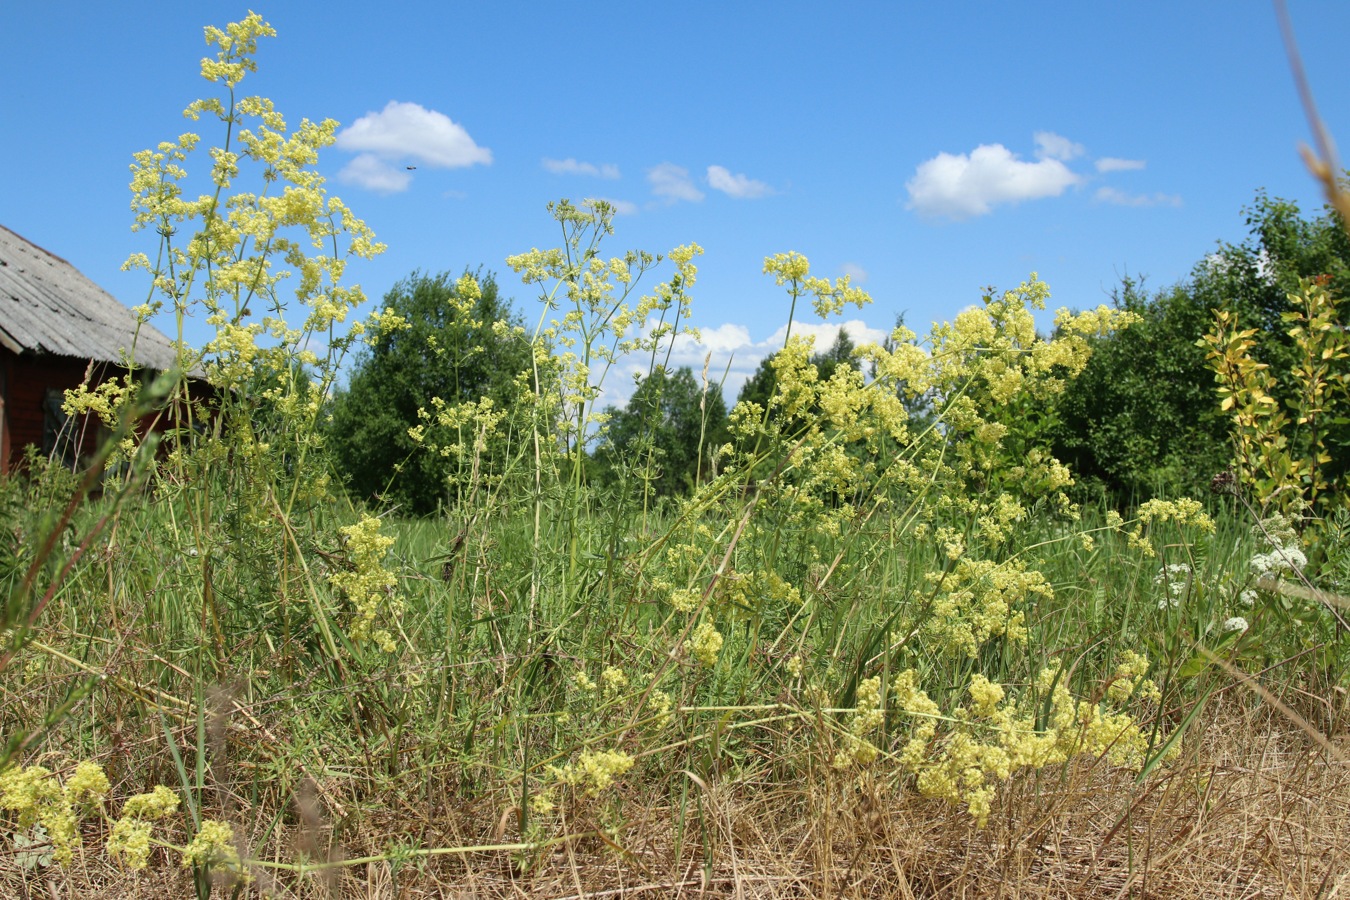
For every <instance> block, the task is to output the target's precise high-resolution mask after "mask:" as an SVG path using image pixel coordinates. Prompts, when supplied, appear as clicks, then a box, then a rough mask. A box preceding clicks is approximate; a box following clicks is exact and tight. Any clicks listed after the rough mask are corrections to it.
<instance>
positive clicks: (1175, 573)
mask: <svg viewBox="0 0 1350 900" xmlns="http://www.w3.org/2000/svg"><path fill="white" fill-rule="evenodd" d="M1194 576H1195V570H1194V569H1192V568H1191V567H1190V566H1188V565H1187V564H1186V563H1173V564H1172V565H1168V566H1163V567H1162V568H1161V569H1159V570H1158V574H1157V575H1154V576H1153V583H1154V584H1155V585H1159V586H1165V588H1166V592H1167V594H1166V596H1165V597H1163V599H1161V600H1159V601H1158V609H1169V608H1170V609H1176V608H1177V605H1178V604H1179V603H1180V602H1181V598H1182V596H1183V595H1184V594H1185V593H1186V589H1187V588H1188V587H1190V583H1191V579H1192V578H1193V577H1194Z"/></svg>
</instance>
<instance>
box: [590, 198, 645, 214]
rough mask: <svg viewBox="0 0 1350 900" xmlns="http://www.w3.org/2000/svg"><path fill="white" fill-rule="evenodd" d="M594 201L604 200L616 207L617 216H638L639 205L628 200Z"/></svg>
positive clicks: (606, 199)
mask: <svg viewBox="0 0 1350 900" xmlns="http://www.w3.org/2000/svg"><path fill="white" fill-rule="evenodd" d="M590 199H593V200H603V201H604V202H606V203H608V204H609V205H610V206H612V207H614V215H616V216H634V215H637V211H638V208H637V204H636V203H633V202H631V201H628V200H615V199H614V198H613V197H593V198H590Z"/></svg>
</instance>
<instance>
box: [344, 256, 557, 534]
mask: <svg viewBox="0 0 1350 900" xmlns="http://www.w3.org/2000/svg"><path fill="white" fill-rule="evenodd" d="M469 274H470V273H469V272H468V271H467V270H466V272H465V275H466V276H468V275H469ZM477 281H478V284H479V291H478V292H477V295H476V296H474V294H473V292H471V291H470V292H466V291H465V290H464V289H463V287H462V285H463V284H464V281H463V280H462V279H461V281H460V282H458V283H457V282H456V281H455V280H454V279H453V278H452V277H451V276H450V275H449V273H445V272H442V273H440V274H438V275H429V274H426V273H423V272H413V274H412V275H410V276H409V277H408V278H406V279H404V280H403V281H400V282H399V283H397V284H396V285H394V287H393V288H391V289H390V291H389V293H388V294H386V295H385V298H384V306H385V308H387V309H391V310H392V311H393V312H394V313H395V314H396V315H398V316H400V317H401V318H402V319H404V320H406V327H402V328H398V329H395V330H393V331H390V332H388V333H386V334H383V335H381V336H380V337H379V338H378V339H377V340H376V341H375V343H374V344H373V345H372V346H370V347H369V348H368V349H367V350H366V351H364V352H363V353H362V354H361V355H360V356H359V357H358V358H357V360H356V363H355V367H354V369H353V371H352V375H351V380H350V381H349V382H348V384H347V387H346V389H345V390H343V391H340V392H339V393H338V394H337V395H336V396H335V397H334V399H333V404H332V417H331V419H330V420H329V423H328V429H327V440H328V446H329V447H330V448H331V451H332V453H333V456H334V460H335V462H336V463H337V466H338V469H339V471H340V472H341V474H342V476H343V478H344V480H345V481H346V483H347V487H348V489H349V490H350V491H351V492H352V493H353V494H354V495H356V496H358V497H360V498H362V499H368V498H372V497H381V498H383V499H384V500H385V501H386V502H390V503H396V504H398V505H399V506H400V507H402V508H403V509H404V510H406V511H407V512H410V513H416V514H419V515H420V514H425V513H428V512H432V511H434V510H435V509H436V508H437V506H438V504H440V503H441V502H442V501H444V500H446V499H448V495H447V486H446V485H447V482H446V477H447V466H448V465H449V464H448V462H447V460H446V458H445V457H444V456H442V455H441V454H440V453H438V452H436V450H434V449H432V448H428V447H424V446H423V445H421V444H419V443H417V442H415V441H414V440H413V439H412V438H411V437H410V436H409V434H408V429H409V428H412V427H414V426H416V425H418V424H420V423H421V421H422V420H421V419H420V418H419V414H418V411H419V410H428V411H430V410H431V409H432V406H433V398H440V399H441V400H443V401H444V402H445V403H446V404H450V405H454V404H457V403H463V402H466V401H477V400H480V399H481V398H483V397H489V398H491V399H492V400H493V402H494V403H496V404H497V405H498V406H499V407H508V406H510V405H511V404H512V403H513V401H514V398H515V396H516V388H515V381H516V379H517V377H518V376H520V375H521V374H522V373H524V372H527V371H529V370H530V366H531V360H532V356H531V351H530V341H529V338H528V337H527V336H526V335H525V334H524V332H523V330H522V329H521V327H520V324H521V323H520V320H519V317H518V316H517V315H516V314H515V313H514V311H513V310H512V308H511V304H510V301H509V300H505V299H503V298H501V297H500V296H499V295H498V292H497V282H496V279H495V278H494V277H493V276H492V275H491V274H488V275H486V276H483V277H479V278H477Z"/></svg>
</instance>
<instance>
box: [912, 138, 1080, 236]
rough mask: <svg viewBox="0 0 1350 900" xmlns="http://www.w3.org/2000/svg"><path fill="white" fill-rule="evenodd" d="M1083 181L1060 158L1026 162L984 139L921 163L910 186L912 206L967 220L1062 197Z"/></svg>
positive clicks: (926, 213)
mask: <svg viewBox="0 0 1350 900" xmlns="http://www.w3.org/2000/svg"><path fill="white" fill-rule="evenodd" d="M1040 137H1042V136H1038V141H1039V138H1040ZM1080 181H1082V178H1081V176H1079V175H1077V174H1075V173H1074V172H1073V171H1072V170H1070V169H1069V167H1068V166H1066V165H1064V163H1063V162H1061V161H1060V160H1058V159H1041V160H1040V161H1038V162H1027V161H1026V160H1023V159H1019V158H1018V157H1017V155H1016V154H1014V153H1013V152H1012V151H1010V150H1009V149H1008V148H1007V147H1004V146H1003V145H1002V144H981V145H980V146H978V147H976V148H975V149H974V150H972V151H971V152H970V154H969V155H967V154H965V153H939V154H938V155H937V156H935V157H933V158H932V159H930V160H928V161H927V162H924V163H921V164H920V165H919V167H918V169H917V170H916V171H915V173H914V177H913V178H911V179H910V180H909V181H907V182H906V183H905V189H906V190H908V191H909V203H908V204H907V206H908V208H909V209H912V210H914V211H915V212H917V213H919V214H920V215H922V216H944V217H946V218H949V219H968V218H970V217H972V216H983V215H987V214H988V213H989V212H991V211H992V210H993V208H994V207H995V206H997V205H999V204H1002V203H1020V202H1021V201H1023V200H1037V199H1040V198H1042V197H1058V196H1059V195H1060V194H1062V193H1064V191H1065V190H1066V189H1068V188H1069V187H1071V186H1073V185H1075V184H1078V183H1079V182H1080Z"/></svg>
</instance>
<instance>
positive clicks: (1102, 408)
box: [1054, 191, 1350, 499]
mask: <svg viewBox="0 0 1350 900" xmlns="http://www.w3.org/2000/svg"><path fill="white" fill-rule="evenodd" d="M1243 212H1244V216H1245V220H1246V225H1247V229H1248V234H1247V237H1246V239H1244V240H1243V241H1242V242H1241V243H1238V244H1232V243H1221V244H1220V245H1219V249H1218V250H1217V251H1215V252H1214V253H1212V254H1210V255H1209V256H1207V257H1206V258H1205V259H1203V260H1201V261H1200V262H1199V263H1197V264H1196V266H1195V268H1194V269H1193V270H1192V272H1191V275H1190V278H1188V279H1187V280H1186V281H1184V282H1182V283H1180V284H1177V285H1175V286H1173V287H1171V288H1168V289H1166V290H1162V291H1159V292H1157V293H1155V294H1153V295H1151V296H1150V295H1148V294H1147V293H1146V292H1145V290H1144V288H1143V285H1142V283H1141V282H1138V281H1135V280H1133V279H1129V278H1127V279H1125V280H1124V281H1123V282H1122V285H1121V287H1120V288H1119V289H1118V290H1117V291H1116V293H1115V297H1114V299H1115V303H1116V305H1117V306H1118V307H1121V308H1125V309H1129V310H1131V311H1132V312H1135V313H1137V314H1138V315H1139V316H1140V317H1141V321H1140V322H1138V323H1137V324H1135V325H1133V326H1131V327H1130V328H1127V329H1124V330H1123V331H1118V332H1115V333H1114V334H1112V335H1110V336H1109V337H1106V338H1102V339H1100V340H1097V341H1096V342H1095V349H1094V353H1093V356H1092V359H1091V360H1090V361H1089V362H1088V365H1087V368H1086V370H1085V371H1084V372H1083V374H1082V375H1081V376H1079V378H1078V379H1077V380H1076V381H1074V382H1073V383H1072V384H1071V385H1070V386H1069V388H1068V390H1067V391H1066V392H1065V393H1064V395H1063V396H1062V397H1061V398H1060V401H1059V407H1058V410H1057V412H1058V423H1057V425H1056V428H1055V434H1054V452H1055V454H1056V456H1058V457H1059V458H1060V459H1061V460H1063V461H1064V462H1066V463H1068V464H1069V465H1070V467H1071V468H1072V469H1073V470H1074V472H1075V473H1076V474H1077V475H1078V476H1080V479H1081V480H1083V481H1085V482H1087V483H1089V484H1095V485H1097V486H1098V487H1100V488H1102V489H1104V490H1105V491H1107V492H1108V493H1111V494H1113V495H1116V496H1117V497H1118V498H1120V499H1129V498H1132V497H1133V498H1138V499H1143V498H1145V497H1147V496H1152V495H1157V494H1175V493H1195V492H1197V491H1199V490H1201V489H1203V487H1204V486H1205V485H1206V484H1207V483H1208V481H1209V479H1210V477H1211V476H1213V475H1214V474H1215V473H1216V472H1219V471H1221V470H1222V469H1223V468H1224V467H1225V466H1226V465H1227V463H1228V460H1229V459H1230V458H1231V455H1232V449H1231V445H1230V438H1229V436H1230V432H1229V422H1228V417H1227V416H1226V415H1224V414H1223V413H1222V412H1221V411H1220V410H1219V408H1218V398H1217V394H1216V393H1215V382H1214V373H1213V370H1212V369H1211V368H1210V367H1209V366H1208V364H1207V363H1206V362H1205V351H1204V350H1202V349H1200V348H1199V347H1198V346H1197V342H1198V341H1199V340H1200V338H1201V337H1202V336H1203V335H1204V334H1205V333H1206V332H1207V331H1208V330H1209V328H1210V327H1211V325H1212V323H1213V321H1214V315H1213V310H1215V309H1228V310H1231V311H1233V312H1234V313H1235V314H1236V315H1237V318H1238V323H1239V326H1240V327H1243V328H1253V327H1254V328H1258V329H1260V331H1261V332H1262V333H1263V334H1265V335H1267V337H1268V339H1266V340H1263V341H1262V342H1261V343H1260V344H1259V346H1258V347H1257V350H1256V352H1257V353H1258V354H1259V355H1260V361H1261V362H1262V363H1265V364H1267V365H1269V366H1270V371H1271V373H1272V375H1274V376H1275V380H1276V383H1277V384H1279V385H1281V386H1282V387H1285V388H1286V389H1289V390H1292V385H1293V384H1294V379H1290V378H1288V377H1286V376H1287V373H1288V372H1289V371H1290V369H1291V367H1292V366H1293V365H1295V364H1296V349H1295V345H1294V342H1293V340H1292V339H1290V338H1289V336H1288V335H1287V333H1286V332H1287V330H1288V327H1289V326H1288V325H1287V324H1285V323H1284V322H1283V321H1282V319H1281V316H1282V315H1283V314H1284V313H1286V312H1289V311H1290V309H1291V307H1290V303H1289V299H1288V296H1289V294H1291V293H1294V292H1296V291H1297V290H1298V289H1299V280H1300V279H1303V278H1318V279H1320V280H1322V281H1323V282H1324V283H1326V284H1327V286H1328V289H1329V290H1330V291H1331V293H1332V294H1333V295H1335V296H1345V292H1346V290H1347V289H1350V241H1348V240H1347V238H1346V234H1345V232H1344V230H1343V229H1342V227H1341V222H1340V217H1339V216H1338V215H1337V214H1336V213H1335V212H1334V211H1333V210H1331V209H1330V208H1324V209H1323V210H1322V212H1321V213H1320V214H1319V215H1316V216H1311V217H1309V216H1305V215H1304V214H1303V212H1302V211H1301V210H1300V209H1299V206H1298V204H1296V203H1293V202H1291V201H1288V200H1281V199H1278V198H1271V197H1268V196H1267V195H1266V194H1265V192H1264V191H1261V192H1258V193H1257V196H1256V200H1255V201H1254V202H1253V203H1252V205H1251V206H1249V207H1247V208H1246V209H1244V211H1243ZM1281 399H1282V400H1288V399H1290V398H1289V397H1281ZM1326 442H1327V446H1328V447H1329V448H1331V450H1332V454H1333V457H1338V458H1339V459H1341V460H1345V459H1346V458H1347V457H1348V456H1350V434H1347V429H1346V427H1345V425H1344V424H1343V423H1342V424H1341V425H1339V426H1334V427H1333V430H1332V432H1331V433H1329V434H1328V435H1327V436H1326ZM1338 449H1339V453H1338ZM1345 466H1346V463H1345V462H1341V463H1339V468H1338V469H1337V470H1336V473H1335V474H1336V475H1337V476H1341V475H1343V474H1344V473H1345ZM1329 474H1331V473H1329Z"/></svg>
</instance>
